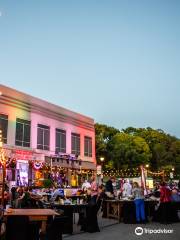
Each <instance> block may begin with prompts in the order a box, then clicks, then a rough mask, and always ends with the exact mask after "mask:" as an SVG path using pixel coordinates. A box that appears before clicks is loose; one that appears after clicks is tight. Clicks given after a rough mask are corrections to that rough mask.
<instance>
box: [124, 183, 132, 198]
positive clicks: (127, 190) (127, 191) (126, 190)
mask: <svg viewBox="0 0 180 240" xmlns="http://www.w3.org/2000/svg"><path fill="white" fill-rule="evenodd" d="M131 195H132V186H131V184H130V183H129V179H126V180H125V183H124V184H123V197H129V196H131Z"/></svg>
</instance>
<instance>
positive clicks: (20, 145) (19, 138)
mask: <svg viewBox="0 0 180 240" xmlns="http://www.w3.org/2000/svg"><path fill="white" fill-rule="evenodd" d="M0 129H1V130H2V137H3V148H4V149H5V151H6V156H7V158H8V159H7V178H9V179H10V180H12V181H16V183H17V185H18V184H19V185H27V184H31V182H33V181H34V180H35V179H38V178H43V177H44V173H49V172H50V173H51V174H52V175H53V177H54V179H55V180H57V179H58V176H59V175H60V174H65V175H64V176H65V177H66V178H67V179H68V181H69V184H70V182H71V183H72V184H71V185H77V182H76V177H77V175H81V174H82V173H84V174H88V173H90V172H92V171H95V169H96V157H95V129H94V120H93V119H92V118H89V117H86V116H84V115H81V114H79V113H75V112H73V111H70V110H67V109H65V108H62V107H60V106H57V105H54V104H51V103H49V102H47V101H44V100H41V99H38V98H35V97H32V96H29V95H27V94H24V93H22V92H19V91H16V90H14V89H11V88H9V87H6V86H3V85H0ZM12 166H13V167H12ZM12 169H13V171H12ZM42 169H43V171H42ZM38 174H39V175H38ZM46 177H47V176H46ZM73 181H74V182H73Z"/></svg>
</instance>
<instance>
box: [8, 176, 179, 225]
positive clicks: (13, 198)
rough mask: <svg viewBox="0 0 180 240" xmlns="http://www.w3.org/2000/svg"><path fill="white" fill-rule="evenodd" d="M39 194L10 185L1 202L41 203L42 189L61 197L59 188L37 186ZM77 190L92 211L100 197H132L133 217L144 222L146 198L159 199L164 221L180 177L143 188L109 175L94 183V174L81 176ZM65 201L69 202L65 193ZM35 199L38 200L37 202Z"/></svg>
mask: <svg viewBox="0 0 180 240" xmlns="http://www.w3.org/2000/svg"><path fill="white" fill-rule="evenodd" d="M39 191H41V193H42V194H41V195H37V194H35V192H34V189H33V188H32V187H12V189H11V191H10V192H8V190H6V191H5V205H6V204H10V205H11V206H12V207H14V208H27V207H39V206H40V207H41V200H42V199H43V193H45V194H46V195H48V200H49V201H51V200H52V199H53V200H54V201H55V200H56V199H58V197H61V196H62V195H61V191H60V190H59V189H55V188H54V187H53V188H49V189H41V190H39ZM80 194H84V195H86V203H87V204H89V205H95V206H96V212H98V211H99V209H101V208H102V207H103V201H104V200H107V199H123V200H133V201H134V205H135V209H136V221H137V222H145V221H146V217H145V203H144V200H145V199H146V198H151V197H153V198H154V199H157V201H159V205H160V208H161V209H162V214H163V219H164V220H165V221H166V220H167V219H168V215H169V212H170V203H171V202H180V181H179V183H177V182H169V183H168V184H167V183H165V182H162V183H158V182H157V183H155V187H154V188H153V189H148V188H147V189H143V188H142V187H141V186H140V184H139V183H138V182H132V181H130V180H129V179H120V180H117V179H115V178H114V177H110V178H109V179H108V180H107V181H106V182H105V183H104V184H103V183H102V184H101V185H99V186H98V184H97V181H96V178H95V176H92V177H91V179H90V181H88V180H87V179H85V178H84V179H83V182H82V186H81V190H80ZM64 197H65V198H66V203H71V202H70V200H69V199H68V197H66V196H64ZM37 203H38V204H39V205H38V206H37Z"/></svg>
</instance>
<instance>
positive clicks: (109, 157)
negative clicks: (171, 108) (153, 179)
mask: <svg viewBox="0 0 180 240" xmlns="http://www.w3.org/2000/svg"><path fill="white" fill-rule="evenodd" d="M95 129H96V154H97V162H98V163H99V159H100V157H104V158H105V164H104V167H105V168H106V169H112V168H113V167H114V168H116V169H120V168H121V169H126V168H133V167H138V166H140V165H141V164H147V163H148V164H149V165H150V167H151V170H153V171H157V170H161V169H171V168H172V167H175V169H176V170H177V172H178V173H179V172H180V140H179V139H177V138H176V137H174V136H171V135H169V134H166V133H165V132H164V131H163V130H161V129H157V130H155V129H152V128H150V127H147V128H134V127H128V128H126V129H122V131H120V130H118V129H116V128H113V127H109V126H107V125H103V124H96V125H95Z"/></svg>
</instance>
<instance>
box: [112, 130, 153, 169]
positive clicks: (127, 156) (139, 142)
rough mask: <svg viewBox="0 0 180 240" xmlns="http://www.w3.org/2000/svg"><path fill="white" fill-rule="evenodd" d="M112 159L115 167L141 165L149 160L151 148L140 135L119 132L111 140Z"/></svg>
mask: <svg viewBox="0 0 180 240" xmlns="http://www.w3.org/2000/svg"><path fill="white" fill-rule="evenodd" d="M110 145H111V148H112V151H111V159H112V160H113V161H114V167H115V168H118V169H120V168H126V167H130V168H133V167H139V166H140V165H141V164H146V163H148V162H149V159H150V157H151V154H150V149H149V146H148V144H147V143H146V141H145V140H144V139H143V138H141V137H138V136H132V135H129V134H127V133H117V134H116V135H115V136H114V137H113V138H112V140H111V142H110Z"/></svg>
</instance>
